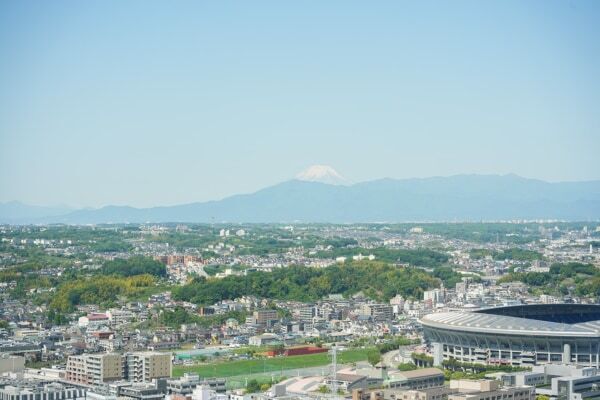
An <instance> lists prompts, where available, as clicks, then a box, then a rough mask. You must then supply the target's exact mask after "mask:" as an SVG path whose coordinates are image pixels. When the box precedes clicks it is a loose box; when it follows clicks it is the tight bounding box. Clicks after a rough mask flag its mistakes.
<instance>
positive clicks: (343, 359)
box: [173, 349, 370, 378]
mask: <svg viewBox="0 0 600 400" xmlns="http://www.w3.org/2000/svg"><path fill="white" fill-rule="evenodd" d="M369 350H370V349H350V350H345V351H343V352H339V353H338V356H337V359H338V364H348V363H353V362H357V361H363V360H366V359H367V352H368V351H369ZM329 363H331V355H329V354H328V353H319V354H308V355H302V356H291V357H273V358H265V359H255V360H240V361H229V362H228V361H223V362H216V363H206V364H200V365H194V366H174V367H173V376H175V377H177V376H181V375H183V373H184V372H191V373H196V374H198V375H200V376H201V377H205V378H211V377H227V376H236V375H246V374H256V373H261V372H273V371H284V370H287V369H296V368H307V367H319V366H322V365H327V364H329Z"/></svg>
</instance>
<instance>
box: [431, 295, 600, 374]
mask: <svg viewBox="0 0 600 400" xmlns="http://www.w3.org/2000/svg"><path fill="white" fill-rule="evenodd" d="M421 323H422V325H423V331H424V335H425V340H426V341H427V343H428V344H429V345H430V347H431V349H432V353H433V356H434V364H435V365H440V364H441V363H442V362H443V361H444V360H455V361H459V362H467V363H479V364H496V365H514V366H521V365H522V366H529V365H537V364H545V363H566V364H578V365H586V366H596V367H600V305H593V304H534V305H518V306H508V307H498V308H490V309H483V310H477V311H472V312H469V311H455V312H442V313H434V314H428V315H426V316H424V317H423V318H422V319H421Z"/></svg>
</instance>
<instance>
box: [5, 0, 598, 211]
mask: <svg viewBox="0 0 600 400" xmlns="http://www.w3.org/2000/svg"><path fill="white" fill-rule="evenodd" d="M317 163H318V164H329V165H331V166H333V167H335V168H336V169H337V170H338V171H339V172H340V173H341V174H343V175H344V176H346V177H347V178H348V179H350V180H352V181H362V180H369V179H374V178H381V177H386V176H387V177H396V178H406V177H424V176H432V175H452V174H458V173H485V174H487V173H500V174H504V173H510V172H512V173H516V174H519V175H523V176H526V177H532V178H540V179H544V180H550V181H559V180H589V179H599V178H600V1H577V0H571V1H568V0H567V1H514V2H513V1H504V0H502V1H472V2H471V1H469V2H466V1H465V2H462V1H445V0H444V1H442V0H440V1H437V2H427V1H416V0H414V1H406V2H402V1H396V0H394V1H390V2H383V1H380V2H366V1H362V2H352V1H348V0H344V1H339V2H336V1H296V2H291V1H273V2H262V1H239V2H229V1H210V2H200V1H193V2H185V1H156V2H154V1H146V0H144V1H139V2H137V1H120V0H119V1H104V0H102V1H42V0H39V1H29V0H25V1H18V0H7V1H2V2H0V201H9V200H21V201H25V202H28V203H32V204H58V203H65V204H70V205H75V206H101V205H105V204H130V205H135V206H149V205H166V204H176V203H184V202H191V201H200V200H208V199H217V198H221V197H223V196H226V195H229V194H233V193H240V192H250V191H254V190H256V189H259V188H261V187H264V186H267V185H270V184H273V183H277V182H280V181H284V180H287V179H289V178H291V177H293V176H294V175H295V174H296V173H297V172H299V171H300V170H302V169H304V168H305V167H307V166H309V165H311V164H317Z"/></svg>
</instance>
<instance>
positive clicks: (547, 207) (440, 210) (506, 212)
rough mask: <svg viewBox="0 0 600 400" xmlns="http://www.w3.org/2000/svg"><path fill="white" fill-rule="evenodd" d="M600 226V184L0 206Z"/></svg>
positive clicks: (289, 185)
mask: <svg viewBox="0 0 600 400" xmlns="http://www.w3.org/2000/svg"><path fill="white" fill-rule="evenodd" d="M511 219H564V220H597V219H600V180H597V181H587V182H561V183H549V182H544V181H540V180H535V179H526V178H522V177H519V176H516V175H501V176H500V175H456V176H450V177H434V178H423V179H380V180H374V181H368V182H362V183H356V184H352V185H334V184H327V183H321V182H312V181H302V180H297V179H295V180H290V181H287V182H283V183H280V184H277V185H274V186H270V187H267V188H265V189H262V190H259V191H257V192H255V193H251V194H241V195H235V196H231V197H227V198H225V199H223V200H219V201H208V202H202V203H190V204H183V205H176V206H168V207H152V208H134V207H127V206H106V207H102V208H99V209H80V210H69V209H65V208H62V209H61V208H49V207H33V206H27V205H24V204H22V203H18V202H11V203H4V204H0V222H2V223H13V224H25V223H67V224H98V223H126V222H131V223H144V222H339V223H350V222H404V221H423V222H425V221H481V220H487V221H491V220H511Z"/></svg>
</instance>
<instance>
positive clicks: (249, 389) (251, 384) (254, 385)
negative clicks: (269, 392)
mask: <svg viewBox="0 0 600 400" xmlns="http://www.w3.org/2000/svg"><path fill="white" fill-rule="evenodd" d="M257 392H260V383H258V381H257V380H256V379H250V380H249V381H248V384H247V385H246V393H257Z"/></svg>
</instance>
